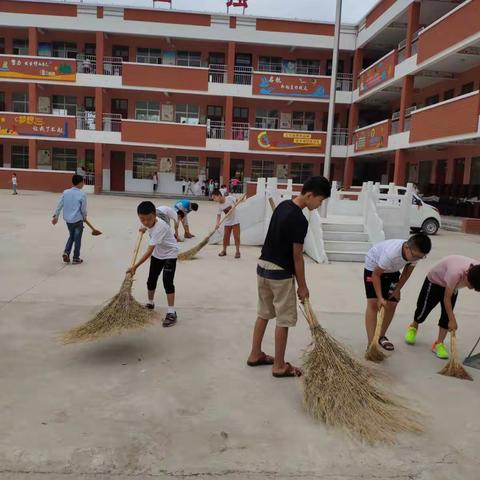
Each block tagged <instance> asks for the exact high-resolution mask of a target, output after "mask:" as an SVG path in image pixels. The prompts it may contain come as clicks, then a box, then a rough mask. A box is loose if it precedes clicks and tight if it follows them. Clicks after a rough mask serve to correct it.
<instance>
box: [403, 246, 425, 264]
mask: <svg viewBox="0 0 480 480" xmlns="http://www.w3.org/2000/svg"><path fill="white" fill-rule="evenodd" d="M407 248H408V249H409V250H410V255H411V256H412V257H413V258H414V259H415V260H423V259H425V258H427V256H426V255H415V254H414V253H413V251H412V247H411V246H410V245H408V243H407Z"/></svg>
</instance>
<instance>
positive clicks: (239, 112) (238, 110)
mask: <svg viewBox="0 0 480 480" xmlns="http://www.w3.org/2000/svg"><path fill="white" fill-rule="evenodd" d="M233 121H234V122H245V123H248V108H245V107H233Z"/></svg>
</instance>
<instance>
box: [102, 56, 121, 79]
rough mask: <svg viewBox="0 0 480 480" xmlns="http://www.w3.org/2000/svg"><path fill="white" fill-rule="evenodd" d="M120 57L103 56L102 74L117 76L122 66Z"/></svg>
mask: <svg viewBox="0 0 480 480" xmlns="http://www.w3.org/2000/svg"><path fill="white" fill-rule="evenodd" d="M122 64H123V59H122V57H104V58H103V74H104V75H113V76H119V75H121V74H122V67H123V65H122Z"/></svg>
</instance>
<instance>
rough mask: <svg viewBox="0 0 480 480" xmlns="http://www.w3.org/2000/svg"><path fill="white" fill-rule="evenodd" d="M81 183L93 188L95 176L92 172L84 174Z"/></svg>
mask: <svg viewBox="0 0 480 480" xmlns="http://www.w3.org/2000/svg"><path fill="white" fill-rule="evenodd" d="M83 181H84V183H85V185H92V186H95V174H94V173H93V172H85V173H84V174H83Z"/></svg>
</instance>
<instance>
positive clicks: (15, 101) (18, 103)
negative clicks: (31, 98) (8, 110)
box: [12, 92, 28, 113]
mask: <svg viewBox="0 0 480 480" xmlns="http://www.w3.org/2000/svg"><path fill="white" fill-rule="evenodd" d="M12 110H13V111H14V112H21V113H26V112H28V93H26V92H13V93H12Z"/></svg>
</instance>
